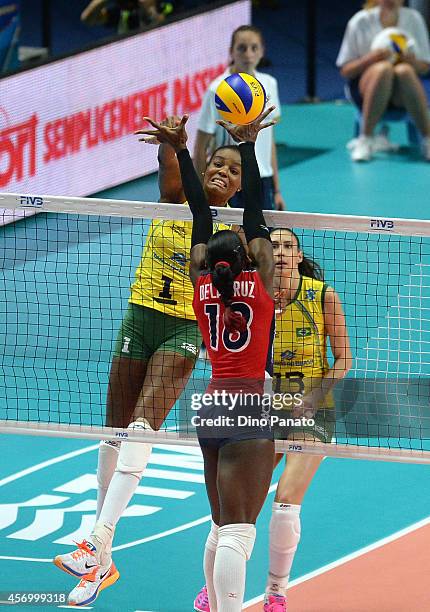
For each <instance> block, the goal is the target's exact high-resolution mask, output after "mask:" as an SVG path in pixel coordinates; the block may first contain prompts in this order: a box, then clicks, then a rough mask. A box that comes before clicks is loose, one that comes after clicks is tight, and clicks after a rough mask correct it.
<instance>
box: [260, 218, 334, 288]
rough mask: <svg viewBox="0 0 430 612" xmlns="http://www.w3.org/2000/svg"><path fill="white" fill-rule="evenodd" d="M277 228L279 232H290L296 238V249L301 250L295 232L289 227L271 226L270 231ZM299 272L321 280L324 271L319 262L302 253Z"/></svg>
mask: <svg viewBox="0 0 430 612" xmlns="http://www.w3.org/2000/svg"><path fill="white" fill-rule="evenodd" d="M277 230H279V231H281V232H290V234H291V235H292V236H294V238H295V239H296V240H297V249H298V250H299V251H301V246H300V240H299V237H298V236H297V234H296V233H295V232H294V231H293V230H292V229H290V228H289V227H273V228H272V229H271V230H270V233H271V234H273V232H276V231H277ZM298 268H299V273H300V275H301V276H308V277H309V278H314V279H315V280H319V281H323V280H324V272H323V269H322V268H321V266H320V265H319V263H317V262H316V261H314V260H313V259H311V258H310V257H305V255H304V253H303V260H302V261H301V262H300V263H299V266H298Z"/></svg>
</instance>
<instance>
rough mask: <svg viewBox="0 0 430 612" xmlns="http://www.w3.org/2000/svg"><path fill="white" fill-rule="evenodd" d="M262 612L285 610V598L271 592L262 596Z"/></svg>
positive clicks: (284, 611)
mask: <svg viewBox="0 0 430 612" xmlns="http://www.w3.org/2000/svg"><path fill="white" fill-rule="evenodd" d="M263 610H264V612H287V598H286V597H285V596H284V595H275V594H274V593H271V594H270V595H266V597H265V598H264V608H263Z"/></svg>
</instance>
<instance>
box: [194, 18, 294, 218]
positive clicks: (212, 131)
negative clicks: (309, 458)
mask: <svg viewBox="0 0 430 612" xmlns="http://www.w3.org/2000/svg"><path fill="white" fill-rule="evenodd" d="M263 54H264V41H263V36H262V34H261V32H260V30H259V29H258V28H256V27H255V26H251V25H243V26H240V27H239V28H237V29H236V30H235V31H234V32H233V35H232V38H231V45H230V57H231V63H230V65H229V67H228V69H227V70H226V71H225V72H224V73H223V74H221V75H220V76H219V77H218V78H216V79H215V80H214V81H212V83H211V84H210V85H209V88H208V90H207V91H206V93H205V96H204V99H203V104H202V108H201V111H200V116H199V123H198V131H197V138H196V143H195V146H194V165H195V167H196V170H197V172H198V174H199V175H201V174H202V173H203V172H204V170H205V168H206V166H207V158H208V157H210V155H211V154H212V153H213V151H214V150H215V149H216V148H218V147H220V146H224V145H227V144H231V141H230V137H229V135H228V134H227V133H226V131H225V130H223V128H222V127H220V126H219V125H217V123H216V121H217V119H219V118H220V117H219V115H218V111H217V110H216V107H215V91H216V89H217V87H218V85H219V83H220V82H221V81H222V79H225V78H226V77H227V76H229V75H230V74H233V73H235V72H246V73H248V74H252V75H254V76H255V77H256V78H257V79H258V80H259V81H260V82H261V84H262V85H263V87H264V89H265V90H266V96H267V97H268V99H269V102H270V105H273V106H275V107H276V111H275V113H276V116H273V115H270V116H269V117H268V120H273V119H278V118H279V117H280V108H281V104H280V102H279V94H278V83H277V81H276V79H275V78H274V77H273V76H271V75H269V74H266V73H264V72H258V71H257V70H256V68H257V66H258V64H259V62H260V60H261V59H262V57H263ZM255 154H256V156H257V162H258V167H259V170H260V176H261V178H262V185H263V192H264V209H265V210H270V209H276V210H284V209H285V203H284V200H283V198H282V194H281V191H280V185H279V174H278V160H277V155H276V145H275V139H274V131H273V127H269V128H267V129H266V130H264V131H263V132H262V133H261V134H260V137H259V139H258V140H257V143H256V146H255ZM230 203H231V205H232V206H236V207H238V208H243V206H242V203H241V197H240V192H239V194H237V196H235V197H234V198H233V199H232V200H231V202H230Z"/></svg>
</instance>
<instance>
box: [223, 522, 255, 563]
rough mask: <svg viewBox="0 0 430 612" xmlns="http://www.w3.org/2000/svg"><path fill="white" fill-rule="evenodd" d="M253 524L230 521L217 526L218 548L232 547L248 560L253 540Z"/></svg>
mask: <svg viewBox="0 0 430 612" xmlns="http://www.w3.org/2000/svg"><path fill="white" fill-rule="evenodd" d="M255 534H256V531H255V525H252V524H250V523H232V524H230V525H223V526H222V527H219V528H218V548H220V547H223V546H224V547H226V548H232V549H233V550H235V551H237V552H238V553H239V554H240V555H242V556H243V557H245V559H246V560H247V561H248V560H249V559H250V557H251V554H252V549H253V548H254V542H255Z"/></svg>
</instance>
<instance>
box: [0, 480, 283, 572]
mask: <svg viewBox="0 0 430 612" xmlns="http://www.w3.org/2000/svg"><path fill="white" fill-rule="evenodd" d="M277 486H278V483H277V482H275V483H274V484H272V485H271V486H270V488H269V493H273V491H275V490H276V487H277ZM211 518H212V517H211V515H210V514H207V515H206V516H202V517H201V518H199V519H196V520H195V521H191V522H189V523H184V525H179V526H178V527H174V528H173V529H168V530H167V531H162V532H160V533H156V534H155V535H152V536H148V537H146V538H142V539H141V540H135V541H134V542H127V544H120V545H119V546H114V547H113V548H112V552H115V551H117V550H124V549H126V548H130V547H132V546H138V545H139V544H146V543H147V542H153V541H154V540H161V539H162V538H167V537H168V536H170V535H173V534H174V533H179V532H181V531H186V530H187V529H192V528H193V527H197V525H202V524H203V523H208V522H209V521H210V520H211ZM1 560H4V561H35V562H37V563H52V558H49V559H34V558H31V557H30V558H29V557H9V556H7V555H0V561H1Z"/></svg>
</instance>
